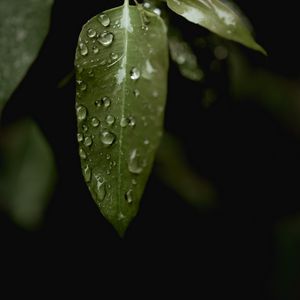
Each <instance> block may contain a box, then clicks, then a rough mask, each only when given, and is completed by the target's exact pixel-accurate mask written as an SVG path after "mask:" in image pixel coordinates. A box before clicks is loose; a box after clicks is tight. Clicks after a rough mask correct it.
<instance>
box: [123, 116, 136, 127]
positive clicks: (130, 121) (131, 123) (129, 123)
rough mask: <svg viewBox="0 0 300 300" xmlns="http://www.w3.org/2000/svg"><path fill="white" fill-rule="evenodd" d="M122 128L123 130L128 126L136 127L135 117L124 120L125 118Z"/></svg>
mask: <svg viewBox="0 0 300 300" xmlns="http://www.w3.org/2000/svg"><path fill="white" fill-rule="evenodd" d="M120 126H121V127H123V128H124V127H127V126H130V127H134V126H135V118H134V117H128V118H124V117H123V118H122V119H121V121H120Z"/></svg>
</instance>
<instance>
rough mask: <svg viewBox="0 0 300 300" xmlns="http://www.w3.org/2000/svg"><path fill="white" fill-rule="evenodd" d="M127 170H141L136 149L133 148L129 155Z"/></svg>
mask: <svg viewBox="0 0 300 300" xmlns="http://www.w3.org/2000/svg"><path fill="white" fill-rule="evenodd" d="M128 170H129V172H131V173H133V174H140V173H141V172H142V171H143V168H142V166H141V164H140V156H139V155H138V153H137V149H134V150H133V151H132V152H131V154H130V156H129V162H128Z"/></svg>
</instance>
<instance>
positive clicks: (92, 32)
mask: <svg viewBox="0 0 300 300" xmlns="http://www.w3.org/2000/svg"><path fill="white" fill-rule="evenodd" d="M96 34H97V32H96V30H95V29H93V28H90V29H89V30H88V31H87V35H88V37H89V38H93V37H95V36H96Z"/></svg>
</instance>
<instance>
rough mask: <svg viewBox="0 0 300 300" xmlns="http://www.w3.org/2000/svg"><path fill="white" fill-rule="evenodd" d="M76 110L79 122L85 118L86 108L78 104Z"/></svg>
mask: <svg viewBox="0 0 300 300" xmlns="http://www.w3.org/2000/svg"><path fill="white" fill-rule="evenodd" d="M76 112H77V118H78V120H79V121H80V122H81V121H83V120H85V119H86V116H87V109H86V108H85V107H84V106H83V105H80V106H78V107H77V109H76Z"/></svg>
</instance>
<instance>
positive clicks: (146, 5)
mask: <svg viewBox="0 0 300 300" xmlns="http://www.w3.org/2000/svg"><path fill="white" fill-rule="evenodd" d="M143 6H144V7H145V8H150V7H151V4H150V3H149V2H145V3H144V4H143Z"/></svg>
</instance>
